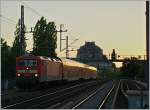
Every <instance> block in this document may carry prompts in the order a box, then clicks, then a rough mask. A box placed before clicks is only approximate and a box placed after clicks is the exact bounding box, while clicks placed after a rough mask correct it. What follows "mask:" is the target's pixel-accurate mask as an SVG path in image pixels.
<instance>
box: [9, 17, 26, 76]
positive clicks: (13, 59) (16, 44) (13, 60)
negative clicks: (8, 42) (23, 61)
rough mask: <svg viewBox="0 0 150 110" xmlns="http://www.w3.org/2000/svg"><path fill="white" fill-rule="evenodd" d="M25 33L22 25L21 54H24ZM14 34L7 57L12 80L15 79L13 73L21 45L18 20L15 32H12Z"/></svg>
mask: <svg viewBox="0 0 150 110" xmlns="http://www.w3.org/2000/svg"><path fill="white" fill-rule="evenodd" d="M25 31H26V27H25V25H24V33H23V36H22V37H23V42H22V43H23V49H22V52H23V53H24V52H25V50H26V41H25ZM14 34H15V40H14V42H13V46H12V48H11V56H10V57H9V62H8V63H9V64H8V65H9V69H10V73H9V74H10V75H11V77H12V78H14V77H15V73H16V68H15V67H16V57H18V56H20V55H21V54H20V49H21V44H20V41H19V39H20V19H19V20H18V23H17V25H16V30H15V32H14Z"/></svg>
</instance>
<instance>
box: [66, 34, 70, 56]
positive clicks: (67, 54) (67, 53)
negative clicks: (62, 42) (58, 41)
mask: <svg viewBox="0 0 150 110" xmlns="http://www.w3.org/2000/svg"><path fill="white" fill-rule="evenodd" d="M66 58H69V50H68V36H66Z"/></svg>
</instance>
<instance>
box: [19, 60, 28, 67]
mask: <svg viewBox="0 0 150 110" xmlns="http://www.w3.org/2000/svg"><path fill="white" fill-rule="evenodd" d="M26 63H27V61H26V60H20V61H18V66H25V65H26Z"/></svg>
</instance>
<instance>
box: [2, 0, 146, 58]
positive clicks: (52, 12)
mask: <svg viewBox="0 0 150 110" xmlns="http://www.w3.org/2000/svg"><path fill="white" fill-rule="evenodd" d="M22 1H23V0H22ZM21 4H24V6H25V25H26V27H27V29H28V30H29V29H30V27H34V25H35V23H36V22H37V20H38V19H40V18H41V16H44V17H45V18H46V20H47V21H55V23H56V25H57V29H58V30H59V24H64V29H67V30H68V32H67V33H63V37H64V38H65V36H67V35H68V36H69V38H70V39H71V40H69V42H72V41H73V39H76V38H78V39H79V40H78V41H77V42H75V43H74V44H73V48H74V49H78V48H79V47H80V46H81V45H83V44H85V41H95V43H96V45H98V46H99V47H101V48H102V49H103V52H104V54H106V55H108V54H109V53H111V52H112V49H113V48H114V49H116V52H117V54H118V55H138V54H140V55H144V54H145V45H146V44H145V42H146V41H145V38H146V31H145V30H146V16H145V1H121V0H120V1H92V0H91V1H84V0H81V1H79V0H78V1H46V0H45V1H38V0H35V1H30V0H28V1H27V0H26V1H23V2H20V0H18V1H17V0H16V1H7V0H5V1H4V0H3V1H1V9H0V10H1V17H0V21H1V37H3V38H4V39H5V40H6V41H7V42H8V44H9V45H10V46H11V45H12V42H13V40H14V31H15V25H16V23H17V21H18V19H19V17H20V6H21ZM26 37H27V39H29V40H27V50H32V34H26ZM58 41H59V34H58ZM63 44H65V42H63ZM57 45H58V46H57V47H58V49H57V53H58V56H59V57H63V56H65V52H61V53H60V52H59V42H58V43H57ZM63 46H65V45H63ZM70 56H71V57H75V56H76V52H70Z"/></svg>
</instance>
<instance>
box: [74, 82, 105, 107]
mask: <svg viewBox="0 0 150 110" xmlns="http://www.w3.org/2000/svg"><path fill="white" fill-rule="evenodd" d="M105 86H106V84H105V85H104V86H103V87H100V88H99V89H97V90H96V91H95V92H94V93H92V94H90V95H89V96H88V97H86V98H84V99H83V100H82V101H81V102H79V103H78V104H76V105H75V106H74V107H73V108H72V109H76V108H77V107H79V106H80V105H81V104H83V103H84V102H86V101H88V100H89V99H90V98H91V97H92V96H94V95H95V94H96V93H97V92H98V91H99V90H102V89H104V87H105Z"/></svg>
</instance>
